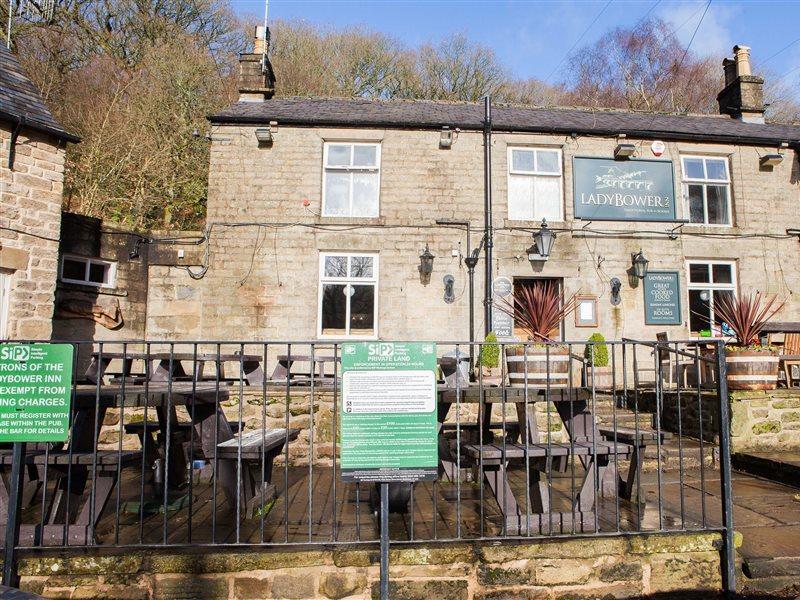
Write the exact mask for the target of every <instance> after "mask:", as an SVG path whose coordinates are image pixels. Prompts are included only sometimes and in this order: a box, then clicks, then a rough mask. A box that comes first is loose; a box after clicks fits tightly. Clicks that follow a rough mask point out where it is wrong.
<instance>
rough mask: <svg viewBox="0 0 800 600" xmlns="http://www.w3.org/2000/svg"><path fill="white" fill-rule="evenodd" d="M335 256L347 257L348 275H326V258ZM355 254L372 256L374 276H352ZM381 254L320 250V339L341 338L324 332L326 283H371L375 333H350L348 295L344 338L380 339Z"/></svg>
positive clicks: (318, 313)
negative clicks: (379, 292)
mask: <svg viewBox="0 0 800 600" xmlns="http://www.w3.org/2000/svg"><path fill="white" fill-rule="evenodd" d="M335 256H344V257H347V259H348V260H347V273H348V275H347V276H346V277H326V276H325V259H326V258H329V257H335ZM354 256H368V257H370V258H372V277H350V275H349V273H350V259H351V258H352V257H354ZM379 262H380V261H379V255H378V253H377V252H320V254H319V290H318V293H317V338H319V339H341V338H342V336H340V335H331V334H323V333H322V298H323V293H322V291H323V287H324V286H325V284H339V285H342V284H344V285H352V284H358V285H366V284H371V285H372V286H373V287H374V288H375V291H374V293H373V306H372V310H373V311H374V317H373V333H372V335H352V334H351V333H350V297H349V296H348V299H347V305H346V308H345V334H344V339H350V340H376V339H378V274H379Z"/></svg>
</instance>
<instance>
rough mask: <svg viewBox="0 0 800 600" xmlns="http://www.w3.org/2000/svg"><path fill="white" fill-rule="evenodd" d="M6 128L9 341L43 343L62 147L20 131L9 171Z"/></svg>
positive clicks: (1, 176) (1, 134)
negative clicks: (9, 280)
mask: <svg viewBox="0 0 800 600" xmlns="http://www.w3.org/2000/svg"><path fill="white" fill-rule="evenodd" d="M10 128H11V126H10V125H9V124H8V123H5V122H3V123H0V272H2V273H3V274H6V275H10V277H11V282H10V299H9V300H10V301H9V314H8V331H7V335H8V338H9V339H14V338H16V339H37V340H48V339H50V336H51V331H52V326H51V319H52V316H53V294H54V292H55V288H56V277H57V272H58V238H59V233H60V231H61V195H62V192H63V187H64V155H65V149H64V147H63V145H62V144H60V143H59V142H58V141H57V140H56V139H55V138H52V137H50V136H47V135H44V134H40V133H36V132H33V131H28V130H23V131H22V132H21V133H20V135H19V137H18V138H17V141H16V146H15V150H16V155H15V159H14V168H13V170H9V168H8V153H9V150H10V138H11V129H10Z"/></svg>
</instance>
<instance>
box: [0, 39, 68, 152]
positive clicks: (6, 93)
mask: <svg viewBox="0 0 800 600" xmlns="http://www.w3.org/2000/svg"><path fill="white" fill-rule="evenodd" d="M22 117H24V118H25V126H26V127H28V128H30V129H35V130H37V131H41V132H43V133H47V134H50V135H53V136H55V137H57V138H59V139H62V140H65V141H68V142H79V141H80V138H79V137H77V136H75V135H73V134H71V133H69V132H68V131H67V130H65V129H64V128H63V127H62V126H61V125H60V124H59V123H58V121H56V120H55V119H54V118H53V115H52V114H50V111H49V110H48V109H47V107H46V106H45V105H44V102H43V101H42V97H41V96H40V95H39V91H38V90H37V89H36V86H34V85H33V82H32V81H31V80H30V79H28V76H27V75H26V74H25V72H24V71H23V70H22V66H21V65H20V64H19V61H18V60H17V58H16V56H14V55H13V54H12V53H11V52H10V51H9V50H8V49H7V48H6V47H5V45H4V44H0V120H5V121H12V122H13V123H14V124H16V123H17V122H18V121H19V119H20V118H22Z"/></svg>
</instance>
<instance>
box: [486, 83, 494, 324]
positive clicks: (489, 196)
mask: <svg viewBox="0 0 800 600" xmlns="http://www.w3.org/2000/svg"><path fill="white" fill-rule="evenodd" d="M483 102H484V104H483V105H484V119H483V219H484V225H483V239H484V241H485V243H486V265H485V268H486V271H485V275H484V282H483V313H484V314H483V323H484V335H488V334H489V332H490V331H491V330H492V247H493V246H494V243H493V241H492V238H493V232H492V99H491V98H490V97H489V95H488V94H487V95H486V96H485V97H484V99H483Z"/></svg>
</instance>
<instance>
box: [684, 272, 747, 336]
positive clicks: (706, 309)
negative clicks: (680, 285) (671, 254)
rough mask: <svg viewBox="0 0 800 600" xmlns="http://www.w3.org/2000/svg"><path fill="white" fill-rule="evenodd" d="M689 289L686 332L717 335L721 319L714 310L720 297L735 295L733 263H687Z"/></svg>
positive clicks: (719, 330) (720, 332)
mask: <svg viewBox="0 0 800 600" xmlns="http://www.w3.org/2000/svg"><path fill="white" fill-rule="evenodd" d="M686 281H687V282H688V285H687V287H688V290H689V330H690V331H691V332H692V333H700V332H710V333H711V335H714V336H719V335H721V334H722V333H723V331H722V323H723V322H722V319H721V318H720V317H719V315H718V314H717V313H716V311H715V309H714V307H715V306H716V304H717V303H718V302H719V299H720V298H721V297H723V296H729V297H731V296H735V295H736V291H737V284H736V263H735V262H734V261H732V260H711V261H707V260H687V261H686Z"/></svg>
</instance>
